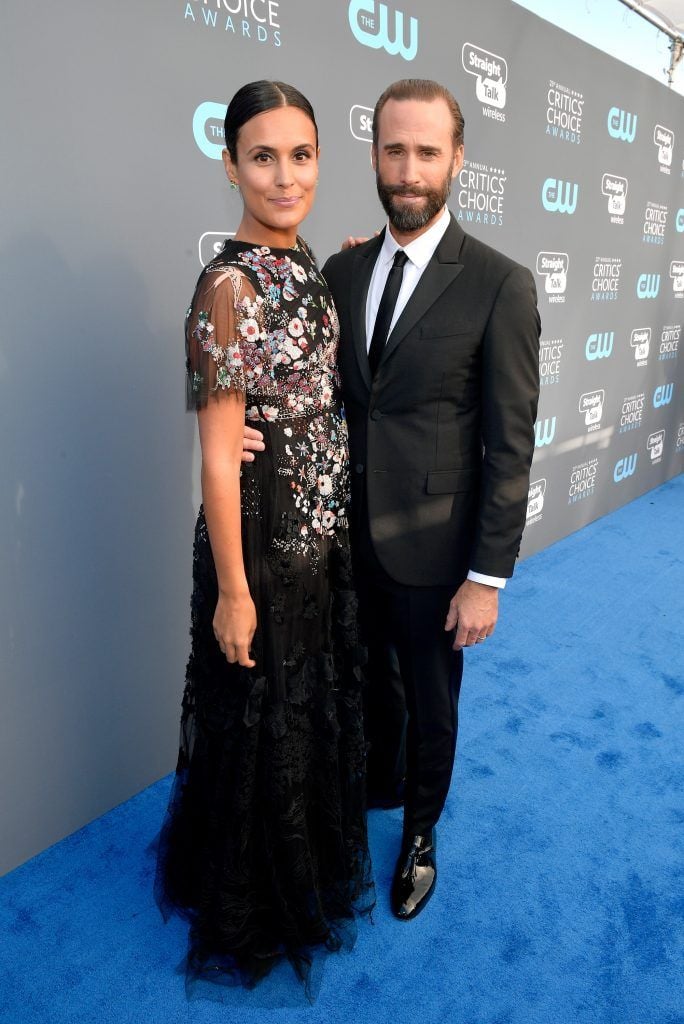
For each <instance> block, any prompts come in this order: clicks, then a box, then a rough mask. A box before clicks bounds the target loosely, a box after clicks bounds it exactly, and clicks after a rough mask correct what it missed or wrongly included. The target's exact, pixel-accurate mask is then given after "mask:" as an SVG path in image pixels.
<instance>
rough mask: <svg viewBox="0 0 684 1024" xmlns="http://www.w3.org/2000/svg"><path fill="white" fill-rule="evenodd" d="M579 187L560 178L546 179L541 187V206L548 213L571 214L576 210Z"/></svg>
mask: <svg viewBox="0 0 684 1024" xmlns="http://www.w3.org/2000/svg"><path fill="white" fill-rule="evenodd" d="M578 195H579V185H577V184H575V183H574V182H572V181H562V180H561V179H560V178H547V179H546V181H545V182H544V184H543V185H542V190H541V200H542V206H543V207H544V209H545V210H547V211H548V212H549V213H567V214H573V213H574V212H575V210H576V209H577V197H578Z"/></svg>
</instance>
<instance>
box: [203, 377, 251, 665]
mask: <svg viewBox="0 0 684 1024" xmlns="http://www.w3.org/2000/svg"><path fill="white" fill-rule="evenodd" d="M197 418H198V422H199V435H200V443H201V446H202V499H203V502H204V514H205V518H206V521H207V528H208V530H209V540H210V542H211V550H212V553H213V556H214V564H215V566H216V575H217V577H218V588H219V598H218V603H217V605H216V611H215V613H214V634H215V636H216V639H217V641H218V644H219V646H220V648H221V650H222V651H223V653H224V654H225V656H226V658H227V660H228V661H229V662H231V663H235V662H238V664H240V665H244V666H246V667H247V668H253V667H254V665H255V664H256V663H255V662H254V661H253V659H252V658H250V656H249V648H250V645H251V643H252V638H253V636H254V631H255V629H256V624H257V622H256V609H255V607H254V602H253V601H252V598H251V595H250V593H249V586H248V584H247V577H246V575H245V565H244V560H243V557H242V530H241V523H240V459H241V455H242V432H243V427H244V422H245V402H244V396H243V395H242V394H240V392H236V391H230V392H228V393H226V394H223V395H221V396H220V398H219V399H218V400H213V401H210V402H209V403H208V404H207V406H206V407H205V408H203V409H200V410H199V411H198V414H197Z"/></svg>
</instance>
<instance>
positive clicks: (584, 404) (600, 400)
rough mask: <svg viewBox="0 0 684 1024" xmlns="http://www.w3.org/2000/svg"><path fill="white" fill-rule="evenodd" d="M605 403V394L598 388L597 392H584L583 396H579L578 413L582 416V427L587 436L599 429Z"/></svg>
mask: <svg viewBox="0 0 684 1024" xmlns="http://www.w3.org/2000/svg"><path fill="white" fill-rule="evenodd" d="M605 402H606V393H605V391H604V390H603V388H599V389H598V390H597V391H585V393H584V394H583V395H580V397H579V411H580V413H581V414H582V416H584V425H585V427H586V428H587V433H588V434H591V433H593V432H594V431H595V430H599V429H600V427H601V419H602V417H603V406H604V405H605Z"/></svg>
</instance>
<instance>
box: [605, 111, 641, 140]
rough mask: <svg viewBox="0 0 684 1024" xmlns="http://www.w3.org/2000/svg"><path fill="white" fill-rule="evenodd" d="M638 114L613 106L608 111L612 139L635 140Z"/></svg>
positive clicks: (609, 131) (609, 132)
mask: <svg viewBox="0 0 684 1024" xmlns="http://www.w3.org/2000/svg"><path fill="white" fill-rule="evenodd" d="M637 120H638V118H637V115H636V114H630V112H629V111H628V110H622V109H621V108H620V107H611V108H610V110H609V111H608V134H609V135H610V137H611V139H619V140H620V141H621V142H634V139H635V137H636V130H637Z"/></svg>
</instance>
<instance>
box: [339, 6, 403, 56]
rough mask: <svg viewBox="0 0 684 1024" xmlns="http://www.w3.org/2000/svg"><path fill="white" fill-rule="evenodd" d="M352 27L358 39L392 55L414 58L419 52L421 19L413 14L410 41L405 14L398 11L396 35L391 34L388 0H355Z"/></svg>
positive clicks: (351, 8) (372, 48)
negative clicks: (378, 0)
mask: <svg viewBox="0 0 684 1024" xmlns="http://www.w3.org/2000/svg"><path fill="white" fill-rule="evenodd" d="M376 8H377V11H376ZM349 27H350V29H351V30H352V35H353V36H354V39H356V41H357V43H361V45H362V46H369V47H370V48H371V50H386V51H387V53H389V54H390V56H391V57H396V56H397V54H399V55H400V56H402V57H403V58H404V60H413V59H414V57H415V56H416V54H417V53H418V20H417V19H416V18H413V17H412V18H409V32H408V42H406V41H405V39H404V14H403V12H402V11H394V37H393V38H391V36H390V29H389V11H388V8H387V4H383V3H376V0H351V3H350V4H349Z"/></svg>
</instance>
